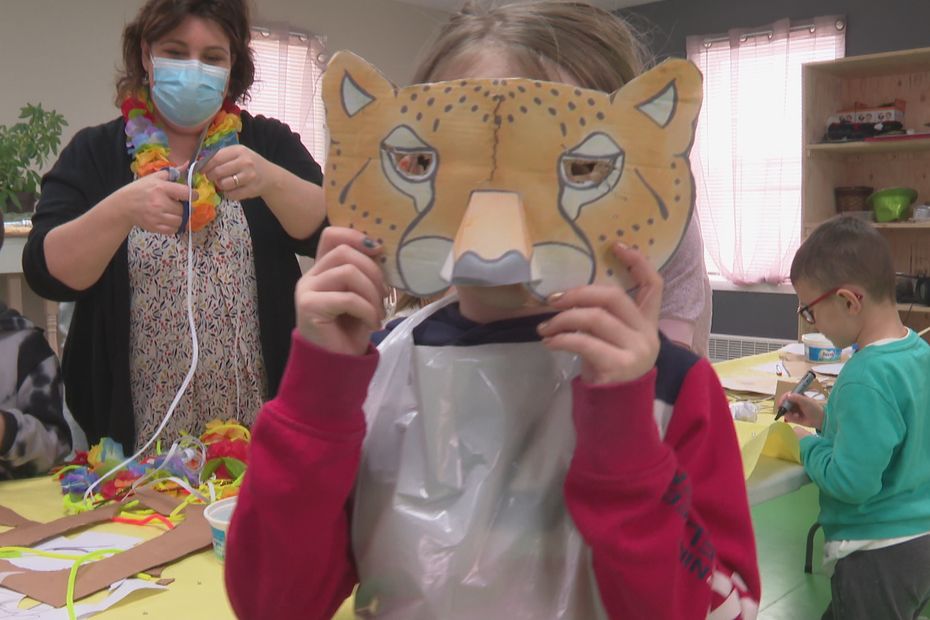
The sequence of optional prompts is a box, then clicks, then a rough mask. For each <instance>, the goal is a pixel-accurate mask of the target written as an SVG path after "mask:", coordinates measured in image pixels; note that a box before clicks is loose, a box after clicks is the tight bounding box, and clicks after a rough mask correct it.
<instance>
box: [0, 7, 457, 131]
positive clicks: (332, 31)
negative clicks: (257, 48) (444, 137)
mask: <svg viewBox="0 0 930 620" xmlns="http://www.w3.org/2000/svg"><path fill="white" fill-rule="evenodd" d="M142 4H143V0H0V124H10V123H12V122H15V121H16V117H17V116H18V113H19V108H20V107H22V106H23V105H24V104H25V103H27V102H30V103H42V105H43V106H44V107H45V108H47V109H48V108H54V109H55V110H58V111H59V112H61V113H62V114H63V115H64V116H65V118H66V120H67V121H68V123H69V127H67V128H66V130H65V132H64V134H63V136H62V138H63V144H64V143H66V142H67V141H68V140H69V139H70V138H71V136H72V135H73V134H74V132H76V131H77V130H78V129H81V128H82V127H86V126H88V125H95V124H98V123H102V122H105V121H108V120H110V119H113V118H115V117H116V116H117V114H118V113H119V112H118V109H117V108H116V107H115V105H114V103H113V97H114V84H115V79H114V78H115V70H116V67H117V66H118V65H119V61H120V60H119V59H120V56H121V51H120V37H121V35H122V30H123V26H124V25H125V23H126V22H127V21H128V20H129V19H131V18H132V17H133V16H134V15H135V13H136V11H137V10H138V9H139V7H140V6H142ZM253 6H254V7H255V9H254V10H253V21H255V22H256V23H260V22H262V21H269V22H288V23H290V24H291V26H292V27H294V28H297V29H300V30H310V31H313V32H316V33H320V34H324V35H326V36H327V37H328V47H329V50H330V51H336V50H340V49H351V50H353V51H354V52H356V53H358V54H360V55H362V56H363V57H365V58H366V59H368V60H369V61H371V62H372V63H374V64H375V65H377V66H378V67H379V68H380V69H381V70H382V71H383V72H384V73H385V75H387V77H389V78H390V79H392V80H394V81H396V82H398V83H405V82H406V81H407V80H409V78H410V76H411V74H412V72H413V67H414V64H415V62H416V61H417V58H418V56H417V55H418V52H419V51H420V49H421V47H422V46H423V44H424V43H425V42H426V41H427V40H428V39H429V37H430V35H431V34H433V32H434V30H435V28H436V27H437V26H438V25H439V24H440V23H442V21H444V19H445V17H446V14H444V13H441V12H437V11H431V10H428V9H425V8H421V7H416V6H411V5H408V4H404V3H400V2H394V1H393V0H253Z"/></svg>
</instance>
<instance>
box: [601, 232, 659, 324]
mask: <svg viewBox="0 0 930 620" xmlns="http://www.w3.org/2000/svg"><path fill="white" fill-rule="evenodd" d="M612 249H613V252H614V256H616V257H617V259H618V260H619V261H620V262H621V263H623V264H624V265H626V266H627V269H629V271H630V275H631V276H632V277H633V281H634V282H636V284H637V286H638V290H637V292H636V305H637V306H638V307H639V309H640V311H641V312H642V313H643V315H644V316H645V317H647V318H648V319H649V320H650V321H652V322H653V323H654V324H656V325H658V323H659V311H660V310H661V309H662V287H663V284H664V283H663V281H662V276H660V275H659V272H658V271H656V270H655V268H654V267H653V266H652V264H650V263H649V261H648V260H647V259H646V257H645V256H644V255H643V254H641V253H640V252H638V251H636V250H634V249H632V248H630V247H628V246H625V245H623V244H621V243H616V244H614V246H613V248H612Z"/></svg>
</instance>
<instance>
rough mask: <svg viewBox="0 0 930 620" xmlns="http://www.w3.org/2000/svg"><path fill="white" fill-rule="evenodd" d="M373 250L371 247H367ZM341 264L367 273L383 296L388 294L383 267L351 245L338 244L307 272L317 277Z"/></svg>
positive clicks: (366, 275) (318, 259) (367, 276)
mask: <svg viewBox="0 0 930 620" xmlns="http://www.w3.org/2000/svg"><path fill="white" fill-rule="evenodd" d="M365 249H366V250H368V251H372V250H371V249H370V248H365ZM341 265H352V266H353V267H354V268H355V269H357V270H358V271H359V272H361V273H362V274H364V275H365V277H366V278H368V279H369V280H370V281H371V282H372V283H374V285H375V286H376V287H377V289H378V290H379V291H381V296H382V297H384V296H386V295H387V292H388V291H387V287H386V286H385V285H384V275H383V274H382V273H381V269H380V268H379V267H378V265H377V264H376V263H375V261H374V259H373V258H372V257H371V256H370V255H369V254H366V253H364V252H363V251H361V250H359V249H357V248H355V247H353V246H351V245H346V244H342V245H338V246H336V247H335V248H333V249H332V250H330V251H328V252H327V253H326V254H324V255H322V256H320V257H319V258H317V260H316V261H315V262H314V264H313V267H311V268H310V270H309V271H308V272H307V275H309V276H312V277H316V276H319V275H321V274H323V273H325V272H327V271H329V270H332V269H336V268H337V267H339V266H341Z"/></svg>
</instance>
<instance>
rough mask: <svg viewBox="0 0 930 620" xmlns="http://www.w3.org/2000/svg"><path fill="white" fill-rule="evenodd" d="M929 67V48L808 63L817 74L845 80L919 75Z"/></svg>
mask: <svg viewBox="0 0 930 620" xmlns="http://www.w3.org/2000/svg"><path fill="white" fill-rule="evenodd" d="M928 66H930V47H925V48H920V49H912V50H902V51H896V52H883V53H881V54H867V55H863V56H849V57H847V58H841V59H839V60H831V61H824V62H812V63H808V64H807V65H806V67H809V68H810V69H811V70H813V71H816V72H818V73H823V74H826V75H832V76H835V77H839V78H845V79H863V78H870V77H876V76H884V75H888V74H897V75H900V74H906V73H919V72H923V71H926V70H927V67H928Z"/></svg>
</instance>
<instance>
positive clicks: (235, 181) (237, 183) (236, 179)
mask: <svg viewBox="0 0 930 620" xmlns="http://www.w3.org/2000/svg"><path fill="white" fill-rule="evenodd" d="M232 179H233V183H235V184H236V188H237V189H238V187H239V175H238V174H234V175H233V177H232Z"/></svg>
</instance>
